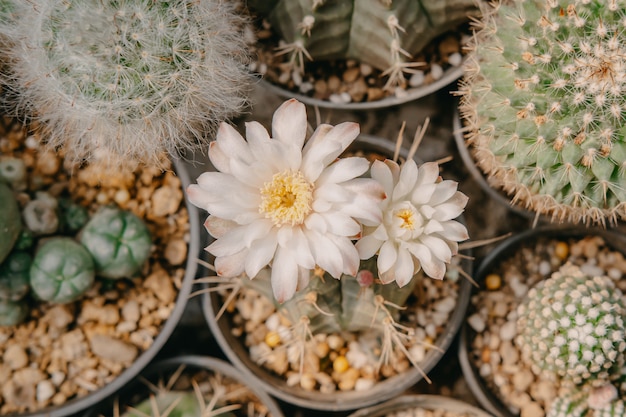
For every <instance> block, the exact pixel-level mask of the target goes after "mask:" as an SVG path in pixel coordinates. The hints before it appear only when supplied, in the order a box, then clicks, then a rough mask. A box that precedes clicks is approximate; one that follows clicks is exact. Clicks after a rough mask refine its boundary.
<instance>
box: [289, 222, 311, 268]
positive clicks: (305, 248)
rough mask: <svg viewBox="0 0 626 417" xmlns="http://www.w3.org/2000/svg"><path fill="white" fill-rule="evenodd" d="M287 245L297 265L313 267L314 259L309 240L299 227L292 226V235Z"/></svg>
mask: <svg viewBox="0 0 626 417" xmlns="http://www.w3.org/2000/svg"><path fill="white" fill-rule="evenodd" d="M288 245H289V246H288V247H289V249H290V250H291V253H292V254H293V257H294V259H295V261H296V263H297V264H298V266H299V267H301V268H306V269H313V268H315V259H313V255H312V254H311V248H310V247H309V241H308V239H307V237H306V235H305V233H304V232H303V231H302V229H301V228H300V227H295V228H293V235H292V238H291V241H290V242H289V243H288Z"/></svg>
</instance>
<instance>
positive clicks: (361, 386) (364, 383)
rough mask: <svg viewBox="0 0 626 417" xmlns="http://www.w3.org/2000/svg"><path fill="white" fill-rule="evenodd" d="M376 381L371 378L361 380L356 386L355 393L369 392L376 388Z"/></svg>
mask: <svg viewBox="0 0 626 417" xmlns="http://www.w3.org/2000/svg"><path fill="white" fill-rule="evenodd" d="M374 382H375V381H374V380H373V379H369V378H359V379H357V380H356V383H355V384H354V390H355V391H367V390H368V389H370V388H372V387H373V386H374Z"/></svg>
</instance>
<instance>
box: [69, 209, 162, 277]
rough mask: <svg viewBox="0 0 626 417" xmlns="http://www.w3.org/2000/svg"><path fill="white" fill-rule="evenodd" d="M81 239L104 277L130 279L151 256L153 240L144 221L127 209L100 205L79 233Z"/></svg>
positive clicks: (100, 274) (97, 270)
mask: <svg viewBox="0 0 626 417" xmlns="http://www.w3.org/2000/svg"><path fill="white" fill-rule="evenodd" d="M80 242H81V243H82V244H83V245H84V246H85V247H86V248H87V250H88V251H89V253H90V254H91V256H92V257H93V259H94V263H95V266H96V273H97V274H98V275H99V276H101V277H104V278H111V279H118V278H131V277H132V276H133V275H134V274H136V273H137V272H138V271H139V270H140V269H141V267H142V265H143V263H144V262H145V261H146V260H147V259H148V257H149V256H150V250H151V248H152V239H151V237H150V231H149V230H148V227H147V226H146V225H145V223H144V222H143V221H142V220H141V219H140V218H139V217H137V216H136V215H134V214H133V213H132V212H130V211H124V210H121V209H119V208H116V207H103V208H101V209H100V210H99V211H98V212H96V213H95V214H94V215H93V217H92V218H91V219H90V220H89V222H88V223H87V224H86V225H85V227H84V228H83V229H82V230H81V232H80Z"/></svg>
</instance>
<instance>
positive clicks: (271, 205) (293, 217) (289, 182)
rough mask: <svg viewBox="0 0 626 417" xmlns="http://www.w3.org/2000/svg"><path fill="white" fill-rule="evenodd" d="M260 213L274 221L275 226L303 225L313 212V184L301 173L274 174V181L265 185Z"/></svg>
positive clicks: (262, 189)
mask: <svg viewBox="0 0 626 417" xmlns="http://www.w3.org/2000/svg"><path fill="white" fill-rule="evenodd" d="M260 192H261V204H260V205H259V213H264V214H265V217H266V218H268V219H272V221H273V222H274V224H275V225H277V226H281V225H283V224H287V223H289V224H291V225H292V226H295V225H298V224H302V223H303V222H304V219H305V218H306V216H307V215H308V214H309V213H310V212H311V204H312V202H313V184H312V183H310V182H309V181H307V180H306V179H305V178H304V176H303V175H302V173H301V172H300V171H295V172H294V171H284V172H280V173H278V174H274V176H273V177H272V181H270V182H267V183H265V184H264V185H263V188H261V190H260Z"/></svg>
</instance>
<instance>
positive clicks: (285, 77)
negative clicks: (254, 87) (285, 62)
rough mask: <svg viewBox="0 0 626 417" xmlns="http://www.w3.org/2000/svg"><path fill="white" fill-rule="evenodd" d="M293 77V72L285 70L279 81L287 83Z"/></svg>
mask: <svg viewBox="0 0 626 417" xmlns="http://www.w3.org/2000/svg"><path fill="white" fill-rule="evenodd" d="M290 79H291V73H290V72H286V71H285V72H283V73H281V74H280V75H279V76H278V82H279V83H280V84H287V83H288V82H289V80H290Z"/></svg>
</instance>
